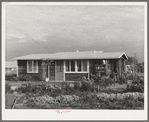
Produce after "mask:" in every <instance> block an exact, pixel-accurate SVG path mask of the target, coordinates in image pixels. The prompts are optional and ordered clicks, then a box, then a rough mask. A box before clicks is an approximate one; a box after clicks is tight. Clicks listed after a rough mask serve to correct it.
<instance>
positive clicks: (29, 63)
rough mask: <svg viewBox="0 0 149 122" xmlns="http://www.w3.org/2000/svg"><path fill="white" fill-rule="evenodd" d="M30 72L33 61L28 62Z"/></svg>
mask: <svg viewBox="0 0 149 122" xmlns="http://www.w3.org/2000/svg"><path fill="white" fill-rule="evenodd" d="M28 71H29V72H31V71H32V61H28Z"/></svg>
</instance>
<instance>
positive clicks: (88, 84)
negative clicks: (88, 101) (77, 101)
mask: <svg viewBox="0 0 149 122" xmlns="http://www.w3.org/2000/svg"><path fill="white" fill-rule="evenodd" d="M80 90H81V91H83V92H84V91H94V87H93V81H92V80H89V79H87V78H85V77H83V78H82V79H81V87H80Z"/></svg>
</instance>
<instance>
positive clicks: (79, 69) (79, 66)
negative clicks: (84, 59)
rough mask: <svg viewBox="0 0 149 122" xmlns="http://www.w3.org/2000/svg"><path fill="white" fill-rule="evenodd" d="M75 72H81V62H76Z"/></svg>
mask: <svg viewBox="0 0 149 122" xmlns="http://www.w3.org/2000/svg"><path fill="white" fill-rule="evenodd" d="M77 71H78V72H79V71H81V60H77Z"/></svg>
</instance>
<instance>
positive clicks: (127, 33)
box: [5, 5, 144, 62]
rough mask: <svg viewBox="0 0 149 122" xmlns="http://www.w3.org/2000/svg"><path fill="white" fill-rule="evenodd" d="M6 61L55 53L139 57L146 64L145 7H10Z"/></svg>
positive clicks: (7, 9) (7, 10)
mask: <svg viewBox="0 0 149 122" xmlns="http://www.w3.org/2000/svg"><path fill="white" fill-rule="evenodd" d="M5 35H6V40H5V47H6V50H5V58H6V61H10V60H11V59H12V58H15V57H19V56H24V55H28V54H43V53H54V52H66V51H70V52H75V51H76V50H79V51H93V50H97V51H103V52H119V51H120V52H125V53H126V54H127V55H128V56H130V57H131V56H134V53H136V55H137V58H138V60H139V62H141V61H144V7H143V6H122V5H121V6H111V5H107V6H103V5H97V6H92V5H82V6H78V5H72V6H68V5H65V6H60V5H57V6H54V5H46V6H44V5H7V6H6V33H5Z"/></svg>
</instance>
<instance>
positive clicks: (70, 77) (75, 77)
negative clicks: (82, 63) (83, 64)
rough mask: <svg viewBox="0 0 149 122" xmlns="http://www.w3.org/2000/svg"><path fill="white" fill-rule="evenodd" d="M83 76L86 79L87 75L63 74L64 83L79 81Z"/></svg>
mask: <svg viewBox="0 0 149 122" xmlns="http://www.w3.org/2000/svg"><path fill="white" fill-rule="evenodd" d="M84 76H85V77H88V73H65V81H80V80H81V78H82V77H84Z"/></svg>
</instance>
